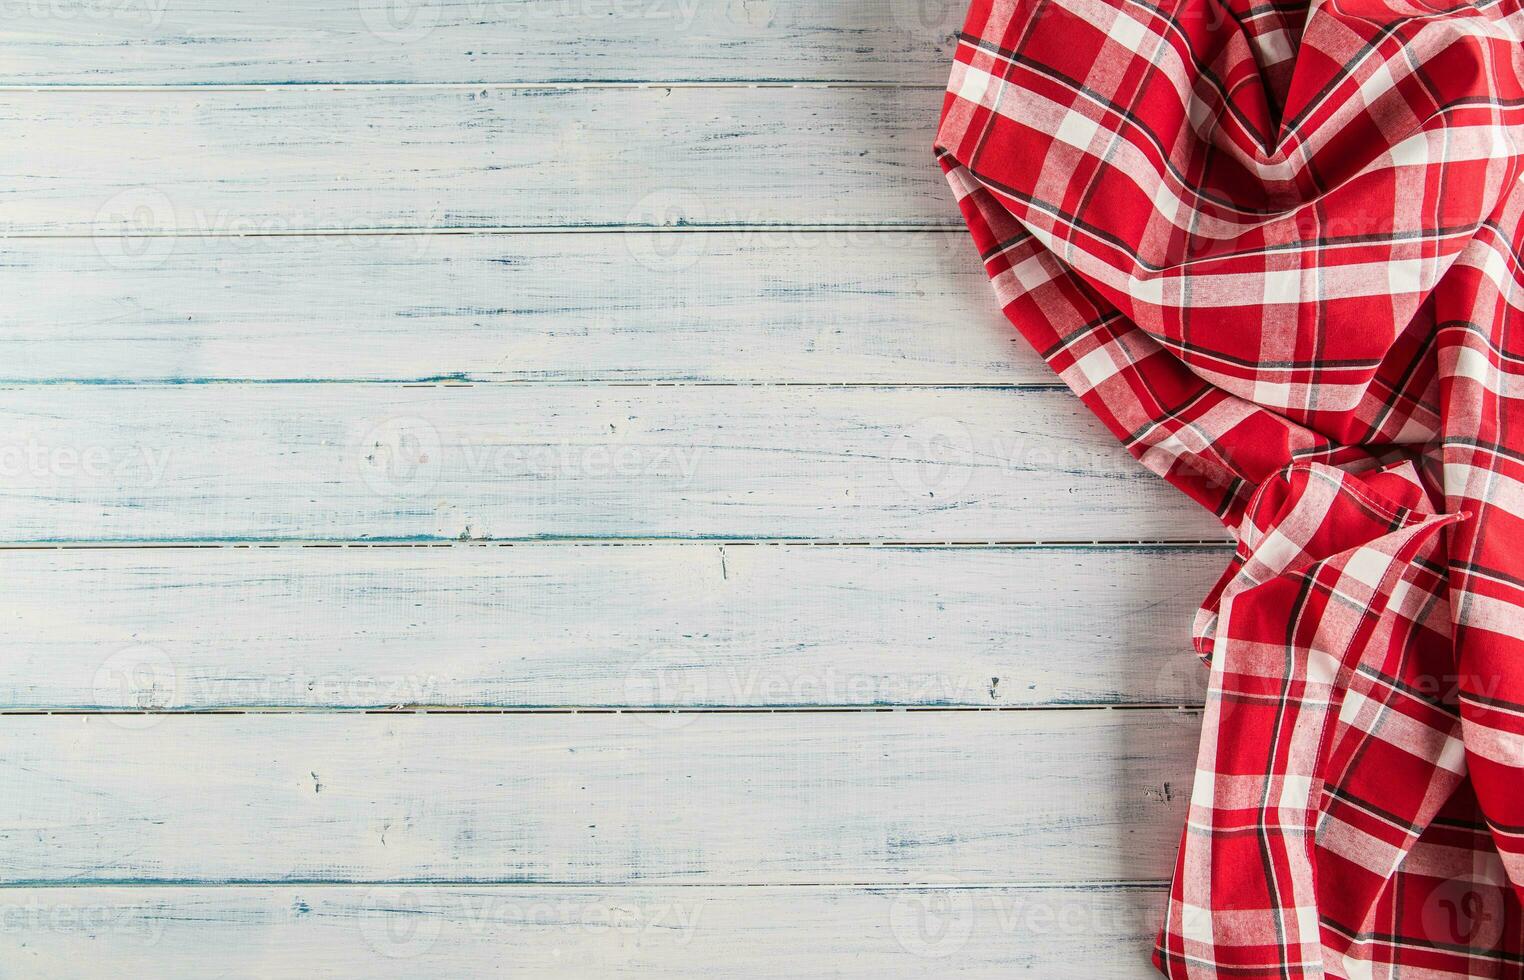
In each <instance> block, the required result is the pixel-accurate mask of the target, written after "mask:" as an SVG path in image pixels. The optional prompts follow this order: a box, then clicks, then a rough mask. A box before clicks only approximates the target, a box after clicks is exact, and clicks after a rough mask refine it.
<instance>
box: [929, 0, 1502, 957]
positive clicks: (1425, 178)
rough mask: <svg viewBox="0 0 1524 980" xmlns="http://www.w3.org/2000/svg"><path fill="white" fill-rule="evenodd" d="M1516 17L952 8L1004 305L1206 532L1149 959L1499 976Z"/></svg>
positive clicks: (974, 168) (1482, 11) (992, 266)
mask: <svg viewBox="0 0 1524 980" xmlns="http://www.w3.org/2000/svg"><path fill="white" fill-rule="evenodd" d="M1520 2H1521V0H1509V2H1507V3H1497V2H1492V0H1480V2H1478V3H1477V4H1476V5H1474V6H1460V7H1449V4H1448V3H1447V2H1446V0H1441V2H1440V3H1435V4H1431V5H1423V6H1420V5H1418V3H1417V2H1416V0H1413V2H1411V3H1410V2H1404V0H1339V2H1334V0H1328V2H1313V3H1312V4H1311V5H1308V4H1306V3H1298V2H1296V0H1291V2H1287V3H1254V2H1249V0H1226V2H1223V3H1216V2H1213V3H1208V2H1206V0H1184V2H1180V0H1164V3H1163V5H1162V6H1156V5H1155V4H1154V3H1151V2H1145V0H1056V2H1055V0H974V4H973V8H972V10H971V11H970V13H969V16H968V21H967V24H966V26H965V29H964V32H963V34H962V36H961V38H960V43H959V45H958V54H957V60H956V63H955V64H954V66H953V71H952V77H951V79H950V81H949V84H948V94H947V97H946V101H945V103H944V108H943V115H942V123H941V128H940V131H939V133H938V135H937V153H938V157H939V159H940V161H941V163H942V166H943V168H944V170H945V171H946V172H947V176H948V179H949V180H950V181H951V183H952V186H953V190H954V192H955V193H956V195H957V197H958V200H959V202H960V204H961V207H962V210H963V214H964V217H965V218H966V219H967V221H968V225H969V229H970V230H971V231H972V232H973V236H974V240H975V242H976V243H977V245H978V248H979V251H980V253H981V255H982V257H983V259H984V261H985V263H986V266H987V269H988V272H989V275H990V278H991V279H992V280H993V282H994V286H995V292H996V294H997V296H998V297H999V300H1000V303H1001V304H1002V305H1003V306H1004V308H1005V312H1006V314H1007V315H1008V316H1009V317H1010V319H1011V321H1012V322H1013V323H1014V324H1015V325H1016V327H1017V328H1018V329H1019V330H1020V332H1021V333H1022V334H1023V335H1024V336H1025V337H1026V339H1027V340H1028V341H1029V342H1030V343H1031V344H1032V345H1033V346H1034V347H1035V348H1036V349H1037V350H1038V351H1039V352H1040V353H1041V354H1042V356H1043V357H1044V358H1045V359H1046V360H1047V362H1048V363H1049V364H1051V365H1052V367H1053V369H1054V370H1055V371H1057V372H1058V374H1059V376H1060V377H1061V378H1062V379H1063V380H1064V381H1065V382H1066V383H1067V384H1068V385H1069V386H1070V387H1071V388H1073V389H1074V391H1075V392H1077V393H1078V394H1079V395H1080V397H1081V398H1082V399H1084V401H1085V403H1086V404H1087V405H1088V406H1089V407H1090V408H1091V409H1092V410H1094V412H1095V413H1096V414H1097V415H1098V416H1100V418H1101V419H1102V420H1103V421H1104V422H1105V423H1106V424H1107V425H1108V426H1109V427H1110V428H1111V430H1112V431H1113V432H1115V433H1116V435H1117V436H1118V437H1119V438H1120V439H1121V440H1122V441H1123V442H1124V443H1125V444H1126V446H1127V448H1128V449H1129V450H1131V452H1132V453H1133V455H1135V456H1136V457H1137V458H1138V459H1139V460H1140V461H1142V462H1143V464H1144V465H1146V466H1148V467H1149V468H1150V469H1152V470H1154V471H1155V472H1157V473H1159V474H1160V475H1162V476H1163V477H1164V478H1165V479H1167V480H1169V481H1170V482H1171V483H1173V484H1175V485H1176V486H1178V487H1179V488H1180V489H1181V490H1183V491H1185V492H1186V493H1187V494H1189V495H1190V496H1191V497H1193V498H1194V499H1196V500H1197V501H1199V502H1200V503H1201V504H1202V505H1203V506H1205V507H1208V508H1210V509H1211V510H1212V511H1213V512H1214V513H1215V514H1217V515H1218V516H1219V517H1220V518H1221V519H1222V521H1223V523H1224V524H1225V525H1226V526H1227V527H1229V528H1230V529H1232V530H1233V532H1234V533H1235V535H1236V537H1237V539H1238V549H1237V552H1236V554H1235V556H1234V559H1233V561H1232V563H1231V565H1230V567H1229V568H1228V570H1227V571H1226V572H1225V573H1224V575H1223V577H1222V579H1221V581H1220V582H1219V583H1218V584H1217V586H1216V587H1215V588H1214V589H1213V591H1212V592H1211V594H1210V595H1209V596H1208V597H1207V599H1206V601H1205V603H1204V605H1203V608H1202V611H1201V613H1200V614H1199V616H1198V618H1197V622H1196V626H1195V641H1196V646H1197V649H1198V650H1199V651H1200V653H1201V654H1202V656H1203V658H1204V659H1205V660H1206V661H1207V663H1208V665H1209V667H1210V671H1211V682H1210V693H1209V696H1208V702H1207V707H1206V714H1205V719H1204V722H1205V727H1204V730H1203V733H1202V741H1201V751H1200V756H1199V759H1198V763H1197V773H1196V780H1195V787H1194V790H1193V793H1192V800H1191V807H1190V816H1189V820H1188V823H1187V826H1186V828H1185V833H1184V836H1183V839H1182V841H1181V847H1180V854H1179V859H1178V862H1177V865H1176V871H1175V878H1174V884H1173V887H1172V890H1171V895H1170V901H1169V908H1168V911H1167V914H1166V917H1165V922H1164V928H1163V931H1162V933H1161V935H1160V937H1159V942H1158V946H1157V949H1156V951H1155V962H1156V964H1157V965H1158V967H1159V969H1160V970H1161V971H1162V972H1163V973H1164V974H1165V975H1166V976H1170V977H1190V978H1201V977H1225V978H1261V977H1263V978H1266V980H1269V978H1278V980H1298V978H1306V977H1328V978H1349V980H1376V978H1394V980H1395V978H1402V980H1430V978H1451V977H1455V978H1458V977H1500V978H1516V980H1517V978H1524V288H1521V286H1524V280H1521V265H1524V263H1521V260H1520V248H1521V245H1524V192H1521V191H1520V186H1519V181H1520V176H1521V171H1524V156H1521V154H1524V13H1521V12H1520V6H1519V4H1520ZM1447 7H1448V8H1449V9H1447Z"/></svg>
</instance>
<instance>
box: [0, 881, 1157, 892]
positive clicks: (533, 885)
mask: <svg viewBox="0 0 1524 980" xmlns="http://www.w3.org/2000/svg"><path fill="white" fill-rule="evenodd" d="M1169 884H1170V883H1169V881H1168V880H1167V879H1164V878H1129V879H1119V880H1116V881H1073V882H1054V883H1051V884H1048V883H1043V882H1033V881H1010V882H1000V881H995V882H984V881H971V882H946V881H927V882H922V883H919V884H916V883H904V882H878V881H859V882H845V883H843V882H838V881H819V882H812V881H798V882H776V881H715V882H708V881H666V882H613V883H610V884H599V885H588V884H586V883H580V882H575V881H524V880H521V879H513V878H504V879H492V878H439V879H432V878H409V879H397V880H390V879H366V880H365V881H360V882H354V881H335V880H333V879H331V878H312V879H302V878H270V879H262V878H237V879H232V880H227V879H215V878H208V879H202V878H171V879H164V878H71V879H68V880H66V881H60V880H58V879H52V878H46V879H41V880H38V881H0V892H3V891H6V890H19V889H27V890H32V889H40V888H48V889H57V890H65V889H70V888H79V889H84V888H166V889H167V888H284V887H291V888H356V887H360V888H418V889H425V888H428V889H434V888H462V889H473V888H502V889H510V888H522V889H524V890H526V891H531V890H532V891H539V890H542V889H564V890H566V891H582V892H585V891H590V890H593V889H598V890H602V889H605V888H629V889H641V890H646V889H649V890H651V891H667V890H674V891H675V890H680V889H718V888H753V889H762V890H767V891H861V890H864V889H867V890H870V891H884V892H896V891H917V892H924V891H959V892H966V891H1033V892H1116V891H1158V890H1161V889H1165V888H1168V887H1169Z"/></svg>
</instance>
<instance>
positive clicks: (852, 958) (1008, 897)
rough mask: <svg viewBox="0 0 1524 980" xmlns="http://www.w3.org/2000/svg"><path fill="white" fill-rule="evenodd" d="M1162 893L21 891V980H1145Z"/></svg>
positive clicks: (16, 953) (4, 947) (4, 943)
mask: <svg viewBox="0 0 1524 980" xmlns="http://www.w3.org/2000/svg"><path fill="white" fill-rule="evenodd" d="M1164 901H1165V895H1164V893H1163V891H1162V890H1161V889H1158V888H1144V887H1131V888H1129V887H1120V888H1099V887H1071V888H979V889H956V888H951V889H946V888H944V889H912V888H905V889H899V888H879V889H870V888H820V887H805V888H790V887H779V888H702V887H700V888H656V887H620V888H602V889H590V888H545V887H535V886H497V887H481V886H458V887H452V888H436V887H427V886H422V887H420V886H407V887H395V886H378V887H374V888H365V887H352V886H349V887H346V886H330V887H290V886H253V887H242V888H205V887H159V888H97V887H86V888H63V889H34V888H13V889H6V890H4V891H0V924H3V926H4V928H0V957H3V959H4V960H5V962H6V963H7V964H8V965H9V966H10V967H12V968H14V969H15V970H17V971H20V973H22V974H24V975H26V976H28V977H49V978H51V977H59V978H65V977H66V978H69V980H73V978H74V977H77V976H78V975H79V967H80V964H81V963H89V964H91V967H92V969H94V970H96V971H97V972H99V973H100V974H102V975H111V976H140V977H146V976H203V977H212V976H215V977H259V978H261V980H281V978H289V980H308V978H311V977H368V978H375V980H387V978H395V980H414V978H416V977H419V976H427V977H485V976H507V977H529V978H542V977H576V978H583V977H614V978H620V977H651V976H661V977H670V978H674V980H711V978H713V977H716V976H724V977H745V978H759V980H760V978H778V980H795V978H810V977H834V978H838V980H840V978H849V980H890V978H905V980H910V978H915V980H921V978H924V977H927V976H932V975H935V976H938V977H957V978H964V980H975V978H990V980H994V978H1000V980H1005V978H1008V977H1010V976H1011V975H1012V974H1013V973H1017V972H1021V971H1029V972H1031V973H1032V975H1033V976H1038V977H1103V978H1106V980H1128V978H1136V980H1145V978H1147V977H1151V976H1153V975H1154V974H1153V971H1152V968H1151V967H1150V966H1149V964H1148V952H1149V950H1150V949H1152V947H1153V942H1154V937H1155V934H1156V932H1157V928H1158V921H1159V916H1160V914H1161V910H1162V908H1163V905H1164Z"/></svg>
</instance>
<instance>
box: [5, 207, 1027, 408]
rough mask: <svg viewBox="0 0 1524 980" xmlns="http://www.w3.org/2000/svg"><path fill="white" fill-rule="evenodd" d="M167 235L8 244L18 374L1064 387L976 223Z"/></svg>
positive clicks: (14, 376) (9, 319) (11, 352)
mask: <svg viewBox="0 0 1524 980" xmlns="http://www.w3.org/2000/svg"><path fill="white" fill-rule="evenodd" d="M139 244H143V243H139ZM150 244H151V246H152V247H153V248H154V250H155V254H153V255H152V256H145V261H141V262H121V261H115V258H116V256H114V255H113V254H112V253H111V252H110V250H103V249H101V248H99V247H98V246H97V243H95V242H93V241H91V240H89V239H72V238H71V239H12V240H10V241H0V265H3V266H4V268H5V270H6V274H7V278H8V280H9V281H10V282H11V288H7V289H5V290H0V377H3V378H4V379H5V380H10V381H57V380H69V379H79V380H108V381H153V380H177V381H179V380H203V379H208V378H213V379H254V380H278V379H298V380H322V379H328V380H332V379H363V380H399V381H412V380H419V379H430V378H454V379H457V380H468V379H469V380H476V381H541V380H552V381H587V380H619V381H729V382H751V381H761V382H774V381H810V382H851V383H863V382H889V383H932V384H950V383H981V384H992V383H993V384H1000V383H1027V382H1053V381H1055V378H1054V376H1053V374H1052V372H1051V371H1049V370H1048V369H1047V367H1046V366H1045V365H1043V364H1042V362H1041V361H1040V360H1039V359H1038V358H1037V357H1036V355H1035V354H1033V353H1032V352H1031V350H1030V349H1029V348H1028V347H1027V346H1026V344H1025V343H1024V342H1022V341H1021V339H1020V337H1019V336H1018V335H1017V333H1016V331H1014V330H1013V329H1011V327H1010V324H1008V323H1007V322H1006V321H1005V318H1004V317H1003V316H1001V314H1000V311H999V309H998V307H997V305H996V302H995V297H994V293H993V291H992V290H991V289H990V286H989V280H988V278H987V277H986V276H985V274H984V271H983V269H982V267H981V265H980V262H979V260H978V256H977V255H976V254H975V251H974V248H973V246H972V244H971V243H970V242H969V241H968V236H967V235H966V234H964V233H962V232H894V233H873V232H862V231H853V232H812V233H804V232H797V231H779V230H771V229H748V230H743V231H735V232H713V233H707V234H684V235H663V234H661V233H650V234H647V233H633V232H632V233H623V234H621V233H612V234H567V235H548V234H547V235H425V236H420V235H374V236H333V237H330V236H310V237H309V236H297V237H292V236H274V237H249V238H189V239H171V240H167V241H160V242H156V243H150ZM315 269H320V270H322V274H321V275H313V274H312V271H313V270H315Z"/></svg>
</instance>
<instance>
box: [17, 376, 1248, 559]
mask: <svg viewBox="0 0 1524 980" xmlns="http://www.w3.org/2000/svg"><path fill="white" fill-rule="evenodd" d="M0 422H3V424H4V429H3V431H4V432H5V433H6V442H5V443H4V444H0V471H3V472H4V474H5V475H6V478H7V490H8V493H7V498H8V499H7V501H6V507H5V511H4V514H3V524H0V539H4V540H10V541H17V542H21V541H32V542H36V541H71V540H95V541H106V540H196V539H208V538H210V539H223V540H229V539H249V538H256V539H269V538H280V539H308V540H310V539H356V538H369V539H401V538H408V539H411V538H445V539H454V538H478V539H480V538H534V537H546V536H576V537H589V536H590V537H598V538H604V537H637V536H638V537H685V538H686V537H718V538H729V539H735V538H757V537H769V538H786V539H797V538H826V539H835V540H848V541H862V540H886V539H887V540H918V541H923V542H924V541H938V542H941V541H949V540H953V541H968V540H977V541H991V540H994V541H1029V540H1045V541H1062V540H1065V539H1068V540H1075V539H1078V540H1116V539H1125V540H1139V539H1142V540H1149V539H1153V538H1165V539H1171V538H1172V539H1177V540H1179V539H1193V540H1200V539H1204V538H1214V539H1219V540H1220V539H1221V538H1222V536H1223V532H1222V531H1221V530H1220V525H1218V524H1217V523H1216V522H1215V521H1214V520H1213V519H1212V518H1211V516H1210V515H1208V514H1207V513H1206V512H1205V511H1202V510H1200V508H1198V507H1197V506H1196V505H1195V504H1193V503H1191V502H1190V501H1189V500H1188V499H1187V498H1186V497H1184V496H1183V495H1181V494H1179V493H1178V492H1177V491H1175V490H1174V489H1173V488H1171V487H1169V486H1167V485H1166V484H1164V483H1163V481H1161V480H1160V479H1159V478H1158V477H1156V476H1154V475H1152V474H1150V473H1149V472H1147V471H1146V470H1144V469H1143V467H1142V466H1141V465H1139V464H1138V463H1136V462H1135V461H1134V460H1133V459H1132V458H1131V457H1130V456H1128V455H1127V454H1126V453H1125V452H1124V451H1123V450H1122V448H1121V447H1120V445H1119V444H1117V443H1116V442H1115V440H1114V439H1112V437H1111V436H1110V435H1109V434H1107V433H1105V432H1104V431H1103V430H1102V429H1101V426H1100V424H1099V422H1097V421H1096V420H1094V419H1093V418H1092V417H1091V416H1090V415H1089V414H1088V412H1087V411H1086V410H1085V408H1084V407H1083V406H1082V405H1081V404H1080V403H1079V401H1078V400H1077V399H1075V398H1074V397H1073V396H1072V395H1070V394H1068V393H1067V392H1055V391H1034V390H1009V389H995V388H952V389H943V388H875V387H845V388H843V387H818V388H814V387H787V386H766V387H750V386H747V387H725V386H679V387H659V386H633V387H632V386H591V387H588V386H558V385H549V386H533V387H520V386H507V385H481V386H460V387H449V386H419V387H410V386H404V385H373V384H315V385H314V384H296V385H239V384H233V385H178V386H148V387H131V386H102V385H73V386H44V387H37V386H24V387H17V388H9V389H3V390H0Z"/></svg>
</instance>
